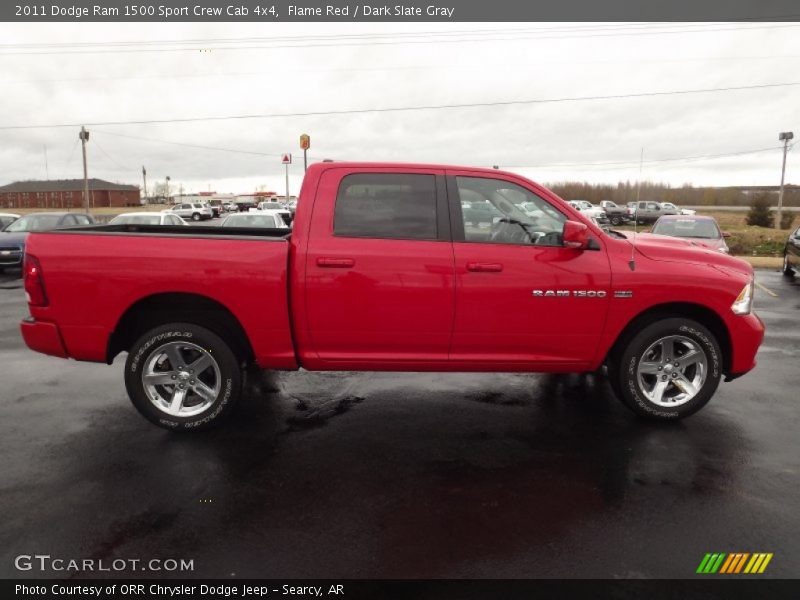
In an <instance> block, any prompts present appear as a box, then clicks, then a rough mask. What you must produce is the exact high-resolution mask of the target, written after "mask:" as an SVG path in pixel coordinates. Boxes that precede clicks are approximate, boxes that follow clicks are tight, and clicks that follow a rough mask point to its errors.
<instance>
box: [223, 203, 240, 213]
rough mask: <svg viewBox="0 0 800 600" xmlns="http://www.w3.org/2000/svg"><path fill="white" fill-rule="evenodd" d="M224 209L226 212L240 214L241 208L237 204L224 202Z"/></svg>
mask: <svg viewBox="0 0 800 600" xmlns="http://www.w3.org/2000/svg"><path fill="white" fill-rule="evenodd" d="M222 207H223V208H224V209H225V211H226V212H238V211H239V206H238V205H237V204H236V202H223V204H222Z"/></svg>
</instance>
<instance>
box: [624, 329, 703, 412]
mask: <svg viewBox="0 0 800 600" xmlns="http://www.w3.org/2000/svg"><path fill="white" fill-rule="evenodd" d="M707 374H708V359H707V357H706V353H705V351H704V350H703V348H702V347H701V346H700V345H699V344H698V343H697V342H696V341H694V340H693V339H691V338H688V337H685V336H682V335H669V336H667V337H663V338H661V339H659V340H657V341H655V342H653V343H652V344H650V346H649V347H648V348H647V350H645V351H644V353H643V354H642V356H641V358H640V359H639V364H638V365H637V366H636V378H637V381H638V383H639V388H640V389H641V390H642V393H643V394H644V396H645V397H646V398H647V399H648V400H649V401H650V402H652V403H653V404H656V405H658V406H662V407H665V408H674V407H676V406H680V405H681V404H685V403H686V402H689V400H691V399H692V398H694V397H695V396H696V395H697V393H698V392H699V391H700V390H701V389H702V387H703V384H704V383H705V381H706V376H707Z"/></svg>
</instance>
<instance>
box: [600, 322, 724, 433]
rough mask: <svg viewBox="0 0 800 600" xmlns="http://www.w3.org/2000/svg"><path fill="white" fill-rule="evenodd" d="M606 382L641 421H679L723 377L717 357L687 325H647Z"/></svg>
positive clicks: (697, 327) (701, 333)
mask: <svg viewBox="0 0 800 600" xmlns="http://www.w3.org/2000/svg"><path fill="white" fill-rule="evenodd" d="M610 376H611V377H612V378H613V379H614V381H613V387H614V389H615V391H616V392H617V393H618V394H619V395H620V396H621V400H622V401H623V402H624V404H625V405H626V406H627V407H628V408H630V409H631V410H632V411H633V412H635V413H636V414H638V415H639V416H642V417H648V418H655V419H661V420H669V419H681V418H683V417H687V416H689V415H691V414H694V413H695V412H697V411H698V410H700V409H701V408H703V406H705V405H706V403H707V402H708V401H709V400H710V399H711V396H712V395H713V394H714V392H715V391H716V389H717V386H718V385H719V381H720V378H721V377H722V351H721V349H720V346H719V343H718V341H717V339H716V338H715V337H714V334H712V333H711V332H710V331H709V330H708V329H706V328H705V327H703V326H702V325H701V324H700V323H697V322H696V321H693V320H691V319H685V318H680V317H673V318H666V319H663V320H661V321H656V322H655V323H651V324H650V325H648V326H647V327H645V328H644V329H642V330H641V331H640V332H639V333H638V334H636V335H635V336H634V337H633V339H632V340H631V341H630V343H629V344H628V346H627V348H625V349H623V350H622V352H621V354H620V356H619V357H618V360H615V361H613V370H612V373H610Z"/></svg>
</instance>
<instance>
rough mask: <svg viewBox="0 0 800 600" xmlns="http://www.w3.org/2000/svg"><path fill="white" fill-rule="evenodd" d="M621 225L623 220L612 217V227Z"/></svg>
mask: <svg viewBox="0 0 800 600" xmlns="http://www.w3.org/2000/svg"><path fill="white" fill-rule="evenodd" d="M620 223H622V219H620V218H619V217H611V224H612V225H619V224H620Z"/></svg>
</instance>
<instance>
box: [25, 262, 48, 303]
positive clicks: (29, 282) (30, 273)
mask: <svg viewBox="0 0 800 600" xmlns="http://www.w3.org/2000/svg"><path fill="white" fill-rule="evenodd" d="M24 273H25V296H26V298H27V299H28V304H30V305H31V306H47V294H45V291H44V279H42V266H41V265H40V264H39V260H38V259H37V258H36V257H35V256H31V255H30V254H26V255H25V267H24Z"/></svg>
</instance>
